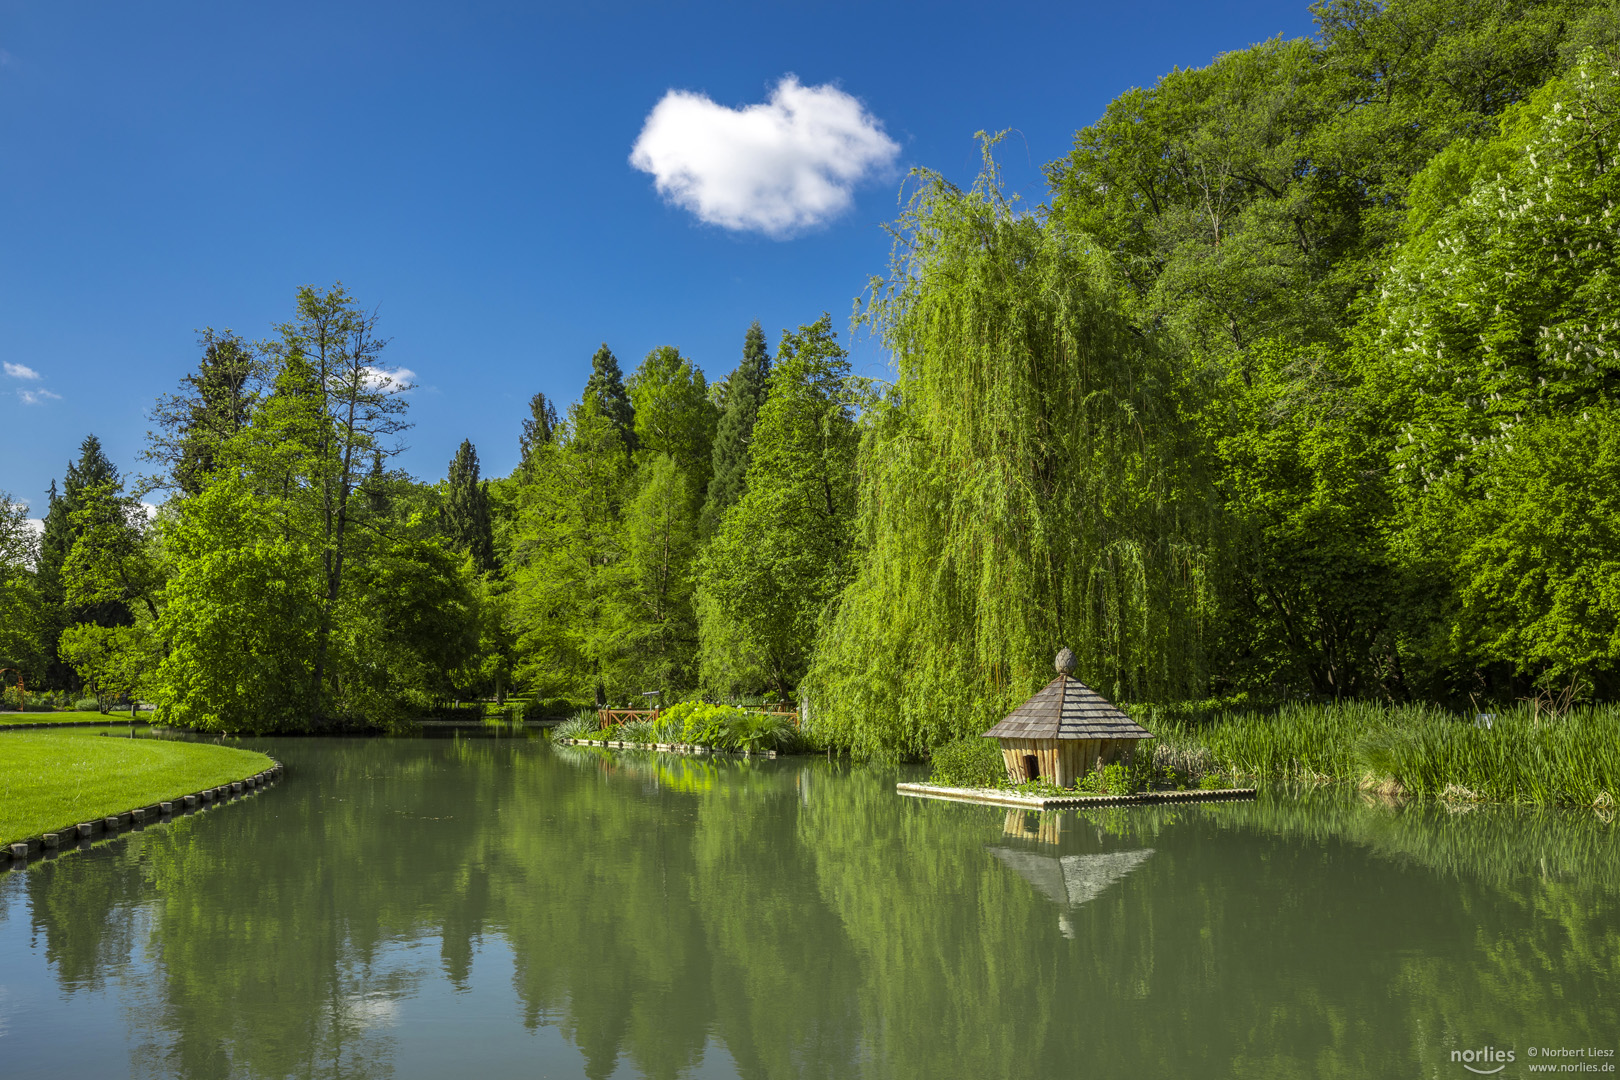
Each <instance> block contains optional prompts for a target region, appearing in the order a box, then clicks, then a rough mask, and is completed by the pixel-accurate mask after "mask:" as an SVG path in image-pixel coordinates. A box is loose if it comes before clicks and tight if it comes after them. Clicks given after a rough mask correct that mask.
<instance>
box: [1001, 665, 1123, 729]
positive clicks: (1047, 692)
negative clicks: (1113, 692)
mask: <svg viewBox="0 0 1620 1080" xmlns="http://www.w3.org/2000/svg"><path fill="white" fill-rule="evenodd" d="M1056 666H1057V669H1058V677H1057V678H1055V679H1053V680H1052V681H1051V682H1049V683H1047V684H1046V686H1045V688H1044V689H1042V690H1039V691H1037V692H1036V694H1035V696H1034V697H1032V698H1030V699H1029V700H1028V701H1026V702H1024V703H1023V704H1022V705H1020V706H1018V708H1016V709H1014V710H1013V711H1012V712H1010V713H1008V714H1007V717H1006V719H1004V720H1002V721H1001V723H999V724H997V725H996V726H995V727H993V728H991V729H990V730H989V731H987V732H985V735H986V737H988V738H992V739H1151V738H1153V733H1152V732H1151V731H1149V730H1148V729H1147V728H1145V727H1143V726H1142V725H1140V724H1138V723H1137V722H1136V721H1134V720H1132V719H1131V718H1130V717H1128V716H1126V715H1125V714H1124V713H1122V712H1120V711H1119V710H1118V709H1117V708H1115V707H1114V706H1113V705H1112V704H1110V703H1109V701H1108V699H1107V698H1105V697H1103V696H1102V695H1101V694H1099V693H1097V691H1095V690H1093V689H1092V688H1091V687H1089V686H1087V685H1086V684H1085V683H1083V682H1081V681H1080V680H1079V679H1076V678H1075V677H1074V676H1073V675H1071V674H1070V672H1072V671H1073V670H1074V654H1073V653H1072V652H1069V650H1068V649H1064V650H1063V651H1062V652H1060V653H1058V657H1057V662H1056Z"/></svg>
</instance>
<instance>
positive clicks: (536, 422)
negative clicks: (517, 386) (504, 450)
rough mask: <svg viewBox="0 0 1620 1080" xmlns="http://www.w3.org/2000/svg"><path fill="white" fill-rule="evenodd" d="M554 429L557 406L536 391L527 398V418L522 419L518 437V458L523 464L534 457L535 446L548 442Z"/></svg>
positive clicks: (526, 463) (555, 428) (555, 426)
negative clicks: (532, 395) (521, 432)
mask: <svg viewBox="0 0 1620 1080" xmlns="http://www.w3.org/2000/svg"><path fill="white" fill-rule="evenodd" d="M556 430H557V406H556V405H554V404H553V403H552V402H551V401H549V400H548V399H547V398H546V395H544V394H540V393H536V394H535V395H534V397H532V398H530V399H529V418H528V419H527V420H525V421H523V434H522V435H521V436H519V438H518V449H519V451H520V452H521V455H522V457H521V459H520V460H521V461H522V463H523V464H524V465H525V466H526V465H528V464H529V461H530V460H531V459H532V458H533V457H534V450H535V447H537V446H541V445H543V444H545V443H548V442H550V441H551V436H552V434H553V433H554V432H555V431H556Z"/></svg>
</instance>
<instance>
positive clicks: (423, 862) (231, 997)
mask: <svg viewBox="0 0 1620 1080" xmlns="http://www.w3.org/2000/svg"><path fill="white" fill-rule="evenodd" d="M263 745H264V746H265V748H266V749H269V750H270V751H271V752H272V753H274V754H275V755H276V756H277V757H278V758H280V759H281V760H283V761H284V762H286V763H287V765H288V779H287V782H286V783H284V784H282V785H278V786H277V787H275V788H272V789H270V790H269V791H267V792H266V793H265V794H263V795H262V796H259V797H257V798H255V799H253V800H250V801H249V802H248V803H247V804H245V805H241V806H234V807H226V808H223V809H222V810H221V811H220V812H210V813H208V814H205V815H200V816H198V817H195V818H186V819H182V820H177V821H175V822H174V823H173V824H171V825H169V826H166V827H163V828H159V829H152V830H147V831H145V832H142V833H140V834H137V835H134V836H130V837H128V838H125V839H120V840H118V841H116V842H114V843H112V844H108V845H103V846H98V847H97V848H96V849H95V850H93V851H91V852H88V853H82V854H80V853H74V854H71V855H68V856H65V857H63V858H60V859H57V860H55V861H53V862H51V863H49V864H36V865H35V866H34V867H32V868H31V869H29V870H28V871H27V872H26V873H21V874H11V875H7V876H6V877H4V878H0V962H3V963H4V966H3V968H0V1051H3V1052H4V1053H5V1054H6V1058H5V1060H6V1061H7V1069H8V1075H17V1076H28V1075H41V1076H44V1075H47V1074H50V1073H55V1074H57V1075H61V1074H63V1073H64V1072H66V1071H68V1070H65V1069H64V1068H63V1067H62V1065H63V1062H64V1060H65V1057H66V1056H68V1055H71V1054H80V1055H83V1060H85V1061H86V1062H87V1063H88V1064H89V1065H90V1066H92V1069H91V1071H94V1072H100V1073H105V1074H125V1073H132V1074H135V1075H152V1076H160V1075H161V1076H181V1077H188V1078H189V1077H226V1076H254V1077H261V1076H262V1077H282V1076H341V1077H409V1076H418V1075H423V1076H425V1075H436V1074H440V1075H442V1073H443V1071H444V1069H445V1068H446V1067H447V1066H446V1064H445V1063H446V1062H447V1061H448V1062H455V1061H458V1060H459V1061H460V1062H462V1063H466V1062H473V1061H477V1062H480V1063H489V1062H495V1063H499V1064H498V1065H497V1066H486V1065H482V1064H481V1065H480V1068H481V1069H482V1070H483V1071H489V1072H490V1073H491V1074H492V1075H496V1074H499V1075H505V1074H506V1073H508V1072H510V1073H518V1072H522V1073H534V1072H540V1071H548V1072H550V1073H553V1074H556V1075H578V1074H584V1075H586V1076H591V1077H606V1076H609V1075H613V1074H614V1073H615V1072H616V1071H617V1072H618V1073H619V1075H625V1074H626V1073H627V1072H628V1073H629V1074H633V1075H642V1076H649V1077H660V1078H662V1077H671V1078H673V1077H678V1076H687V1075H694V1074H696V1073H698V1072H702V1073H704V1074H716V1075H729V1074H735V1075H739V1076H744V1077H787V1076H794V1077H799V1076H812V1077H816V1076H826V1077H845V1076H853V1075H867V1076H924V1075H926V1076H931V1077H958V1076H974V1077H980V1076H1000V1075H1019V1076H1030V1077H1042V1076H1054V1077H1055V1076H1063V1077H1070V1076H1074V1075H1076V1074H1077V1073H1082V1072H1084V1073H1092V1072H1095V1073H1099V1074H1103V1075H1109V1074H1114V1075H1131V1076H1170V1075H1187V1074H1197V1075H1214V1076H1223V1075H1227V1076H1245V1077H1247V1076H1252V1075H1256V1074H1271V1075H1316V1076H1347V1077H1348V1076H1355V1077H1361V1076H1369V1075H1395V1074H1403V1075H1404V1074H1411V1073H1416V1072H1422V1073H1425V1074H1427V1073H1432V1072H1434V1071H1436V1070H1438V1069H1441V1068H1442V1067H1444V1066H1445V1063H1446V1056H1445V1055H1446V1053H1447V1052H1448V1051H1449V1049H1450V1048H1452V1047H1461V1046H1477V1045H1482V1044H1483V1043H1484V1042H1494V1044H1495V1045H1501V1046H1507V1045H1513V1044H1514V1041H1515V1040H1516V1039H1517V1040H1519V1041H1521V1042H1525V1041H1526V1040H1528V1039H1529V1038H1531V1037H1534V1038H1536V1039H1537V1040H1555V1039H1564V1040H1565V1041H1566V1042H1567V1043H1568V1044H1569V1045H1582V1044H1583V1040H1588V1041H1589V1040H1592V1039H1604V1038H1606V1039H1608V1040H1609V1041H1611V1042H1612V1041H1613V1034H1614V1032H1615V1031H1616V1030H1617V1029H1620V1023H1617V1019H1620V1013H1617V1007H1616V1005H1615V1001H1616V996H1615V993H1614V991H1615V989H1616V972H1617V971H1620V914H1617V894H1620V888H1617V885H1620V881H1617V878H1616V874H1617V873H1620V870H1617V867H1620V850H1617V847H1616V835H1615V830H1614V827H1613V826H1612V825H1609V824H1606V823H1604V822H1601V821H1598V820H1596V819H1594V818H1592V817H1590V816H1586V817H1579V816H1574V815H1553V814H1541V815H1535V814H1525V813H1516V812H1508V811H1497V810H1488V811H1487V810H1479V811H1475V812H1473V813H1464V814H1448V813H1446V812H1444V811H1438V810H1432V809H1423V808H1412V807H1408V808H1392V807H1385V806H1379V805H1366V804H1363V803H1362V802H1361V801H1359V800H1358V799H1356V798H1354V797H1345V796H1343V795H1334V794H1332V793H1325V794H1323V793H1319V794H1316V795H1314V796H1307V797H1302V798H1297V799H1296V798H1287V799H1284V798H1276V799H1268V800H1263V801H1262V802H1259V803H1255V804H1248V805H1245V804H1234V803H1223V804H1205V805H1175V806H1150V807H1114V808H1099V809H1097V810H1092V811H1084V812H1082V811H1063V812H1059V813H1054V814H1042V815H1027V816H1026V815H1024V814H1022V813H1021V812H1014V814H1007V813H1005V812H1003V811H1001V810H997V809H993V808H988V807H977V806H961V805H951V804H940V803H929V802H923V801H919V800H913V799H904V798H900V797H897V796H896V795H895V794H894V791H893V782H894V776H893V775H892V774H890V773H885V772H882V771H877V770H873V771H868V770H863V769H851V768H849V767H847V766H842V765H839V764H837V763H829V762H826V761H824V760H818V759H784V760H780V761H775V762H768V761H767V762H760V761H750V762H744V761H741V760H738V759H728V758H680V757H673V756H669V755H654V754H610V753H606V752H602V751H596V750H589V749H584V748H560V747H559V748H555V749H552V748H550V747H549V745H548V744H544V743H539V742H536V741H533V740H528V739H524V738H522V737H518V738H504V739H501V740H470V739H466V738H450V739H443V740H394V741H385V740H369V741H368V740H284V741H280V742H266V743H265V744H263ZM1054 931H1056V932H1054ZM13 961H16V962H13ZM29 972H32V973H33V974H28V973H29ZM20 1002H21V1003H34V1004H36V1005H37V1004H38V1003H42V1002H49V1003H50V1007H49V1009H48V1010H45V1009H43V1008H41V1009H40V1010H39V1013H40V1014H44V1013H46V1012H48V1013H49V1014H50V1016H52V1017H55V1018H58V1019H60V1022H61V1023H63V1024H64V1025H68V1024H78V1025H81V1030H88V1028H87V1027H85V1026H87V1025H102V1026H103V1027H105V1026H106V1025H105V1021H106V1018H107V1016H108V1007H109V1004H113V1003H116V1008H117V1015H118V1017H119V1024H118V1025H114V1026H116V1027H118V1030H117V1031H116V1032H113V1033H111V1034H107V1035H106V1036H105V1037H104V1038H101V1041H99V1042H98V1041H97V1040H96V1038H90V1037H87V1038H84V1039H81V1040H79V1041H78V1042H76V1043H74V1044H73V1045H72V1046H71V1047H70V1046H67V1045H65V1044H63V1043H61V1042H53V1041H52V1040H51V1037H50V1036H49V1034H48V1032H47V1030H46V1029H47V1027H48V1025H47V1024H46V1023H45V1022H44V1021H43V1020H39V1019H36V1018H35V1017H36V1013H35V1012H30V1011H29V1010H28V1009H27V1008H24V1006H23V1005H20V1004H19V1003H20ZM24 1019H26V1022H23V1021H24ZM51 1022H56V1021H55V1020H53V1021H51ZM96 1055H100V1056H99V1057H98V1056H96ZM75 1060H78V1059H75Z"/></svg>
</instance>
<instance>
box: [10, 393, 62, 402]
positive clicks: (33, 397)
mask: <svg viewBox="0 0 1620 1080" xmlns="http://www.w3.org/2000/svg"><path fill="white" fill-rule="evenodd" d="M17 396H18V397H20V398H22V403H23V404H24V405H38V404H40V403H41V402H43V401H61V400H62V395H61V394H53V393H51V391H49V390H44V389H41V390H19V391H17Z"/></svg>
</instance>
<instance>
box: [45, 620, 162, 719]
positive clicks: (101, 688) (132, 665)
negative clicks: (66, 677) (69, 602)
mask: <svg viewBox="0 0 1620 1080" xmlns="http://www.w3.org/2000/svg"><path fill="white" fill-rule="evenodd" d="M155 646H156V642H154V641H153V640H152V637H151V635H150V633H148V632H147V630H146V629H145V628H141V627H134V626H97V625H96V624H95V623H78V624H77V625H74V626H70V627H68V628H67V629H66V630H64V631H63V632H62V639H61V650H62V659H64V660H66V661H67V662H68V663H70V664H72V665H73V667H74V669H75V670H76V671H77V672H78V673H79V678H80V679H81V680H82V681H83V683H84V686H85V688H86V689H87V690H89V691H90V692H91V693H92V694H94V695H95V699H94V700H95V702H96V708H97V709H98V710H99V711H101V712H103V713H105V712H107V711H108V710H110V709H111V708H112V707H113V704H114V703H115V702H117V701H118V700H119V699H120V698H122V697H124V696H126V695H134V694H135V693H136V692H137V691H138V690H139V689H140V686H141V683H142V681H143V680H144V678H145V676H146V675H147V674H148V673H149V672H151V670H152V669H153V668H154V667H156V666H157V661H158V651H157V649H156V647H155Z"/></svg>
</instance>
